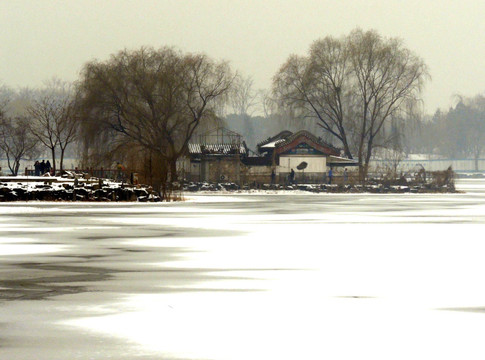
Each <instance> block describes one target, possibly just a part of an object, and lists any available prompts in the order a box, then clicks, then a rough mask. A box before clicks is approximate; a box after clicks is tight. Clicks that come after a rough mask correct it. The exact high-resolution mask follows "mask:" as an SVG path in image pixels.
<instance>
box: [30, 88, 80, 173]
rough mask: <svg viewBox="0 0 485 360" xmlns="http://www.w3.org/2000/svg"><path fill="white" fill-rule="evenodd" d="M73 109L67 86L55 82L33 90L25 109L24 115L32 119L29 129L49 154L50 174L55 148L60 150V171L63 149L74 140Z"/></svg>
mask: <svg viewBox="0 0 485 360" xmlns="http://www.w3.org/2000/svg"><path fill="white" fill-rule="evenodd" d="M74 109H75V107H74V104H73V93H72V89H71V85H70V84H68V83H66V82H62V81H60V80H57V79H54V80H52V81H50V82H48V83H47V84H46V86H45V87H44V88H43V89H41V90H39V91H37V92H36V93H35V95H34V96H33V99H32V100H31V104H30V105H29V106H28V114H29V115H30V117H31V118H32V121H31V123H30V124H29V129H30V131H31V132H32V134H33V135H34V136H35V137H36V138H37V139H38V140H39V142H40V143H42V144H43V145H44V146H45V147H47V148H48V149H49V150H50V151H51V155H52V167H53V169H54V173H55V172H56V148H57V147H58V146H59V147H60V150H61V162H60V168H61V170H62V168H63V160H64V154H65V151H66V148H67V146H68V145H69V144H70V143H72V142H73V141H74V140H75V137H76V126H77V123H76V118H75V114H74Z"/></svg>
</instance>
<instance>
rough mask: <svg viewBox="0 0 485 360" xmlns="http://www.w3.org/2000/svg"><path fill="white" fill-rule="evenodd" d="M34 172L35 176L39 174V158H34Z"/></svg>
mask: <svg viewBox="0 0 485 360" xmlns="http://www.w3.org/2000/svg"><path fill="white" fill-rule="evenodd" d="M34 174H35V176H40V163H39V160H36V161H35V163H34Z"/></svg>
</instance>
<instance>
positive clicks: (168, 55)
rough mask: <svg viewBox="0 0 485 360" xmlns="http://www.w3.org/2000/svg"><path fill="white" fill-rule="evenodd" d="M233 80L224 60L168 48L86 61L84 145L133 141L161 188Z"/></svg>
mask: <svg viewBox="0 0 485 360" xmlns="http://www.w3.org/2000/svg"><path fill="white" fill-rule="evenodd" d="M232 80H233V76H232V74H231V71H230V68H229V66H228V65H227V63H225V62H216V61H214V60H212V59H210V58H208V57H207V56H205V55H200V54H184V53H181V52H179V51H176V50H174V49H172V48H166V47H165V48H161V49H159V50H155V49H152V48H141V49H139V50H135V51H128V50H124V51H120V52H119V53H117V54H115V55H112V56H111V58H110V59H109V60H107V61H105V62H98V61H93V62H90V63H88V64H86V65H85V66H84V69H83V71H82V78H81V81H80V83H79V93H80V99H81V101H80V106H81V108H82V111H83V114H84V115H83V116H82V127H83V133H84V134H85V136H84V138H85V139H86V140H87V142H86V143H85V150H86V151H89V148H90V147H91V146H92V145H95V144H102V147H104V148H107V147H108V148H110V149H111V150H113V149H117V148H118V149H119V148H121V147H123V146H125V147H126V146H129V147H130V144H134V145H135V146H134V147H133V150H135V149H137V150H140V149H141V150H142V151H143V152H144V153H145V154H149V156H148V159H149V161H150V162H151V163H152V166H153V167H155V168H156V171H154V172H153V173H155V174H156V179H154V180H153V185H155V186H160V189H161V190H162V192H163V193H165V191H166V189H167V186H168V185H169V184H170V183H173V182H175V181H177V168H176V163H177V160H178V159H179V158H180V157H181V156H182V155H184V154H185V152H186V150H187V146H188V143H189V141H190V139H191V138H192V136H193V135H194V132H195V131H196V129H197V127H198V126H199V125H200V124H201V123H204V122H207V121H213V120H214V118H216V110H217V108H218V107H219V106H220V104H221V101H224V100H225V98H226V96H227V94H228V92H229V89H230V86H231V82H232ZM88 139H89V140H88ZM105 150H107V149H105Z"/></svg>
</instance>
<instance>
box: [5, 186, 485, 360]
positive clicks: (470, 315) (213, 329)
mask: <svg viewBox="0 0 485 360" xmlns="http://www.w3.org/2000/svg"><path fill="white" fill-rule="evenodd" d="M459 187H460V188H461V189H466V190H467V192H466V193H463V194H445V195H443V194H427V195H412V194H407V195H370V194H338V195H330V194H323V195H308V194H305V195H304V194H293V196H287V195H275V194H268V193H259V195H254V194H251V195H243V194H240V195H233V194H232V195H229V196H227V195H217V196H203V195H194V196H191V198H190V200H189V201H185V202H182V203H170V204H104V203H103V204H58V203H51V204H38V203H37V204H35V205H30V204H15V205H9V206H5V205H0V214H3V215H2V216H0V249H1V252H0V276H1V278H0V288H1V291H2V293H5V294H7V295H8V296H9V301H6V300H7V295H5V296H4V297H3V299H4V300H3V302H2V306H0V319H1V325H0V326H1V329H2V331H1V332H0V343H1V344H2V346H1V347H0V358H2V359H3V358H5V359H32V356H33V354H35V358H36V359H40V360H44V359H46V360H47V359H49V360H51V359H54V360H55V359H106V358H114V359H167V358H168V359H170V358H175V359H265V360H266V359H326V358H328V359H360V358H363V359H368V358H369V359H386V360H387V359H421V358H426V359H457V358H462V359H465V358H466V359H483V358H484V357H485V349H484V348H483V345H482V343H483V340H482V337H483V336H482V334H483V330H484V327H485V323H484V322H483V316H484V314H485V290H483V287H482V286H481V283H482V280H483V279H482V278H483V274H484V273H485V262H484V261H483V253H484V249H485V246H484V245H485V244H484V242H483V236H481V235H480V234H483V233H484V231H485V205H484V204H485V201H484V200H485V181H484V180H475V179H473V180H472V179H470V180H466V181H465V180H464V181H462V182H461V183H459ZM4 246H7V248H4ZM11 246H14V247H15V248H16V249H19V251H20V249H22V248H23V247H25V249H26V251H27V250H29V249H31V250H32V249H34V248H32V246H35V250H36V253H33V252H32V251H30V252H29V253H23V254H21V253H13V252H12V250H10V252H9V250H8V247H11ZM4 249H7V251H5V252H4ZM45 249H51V250H52V249H55V251H54V252H47V251H45Z"/></svg>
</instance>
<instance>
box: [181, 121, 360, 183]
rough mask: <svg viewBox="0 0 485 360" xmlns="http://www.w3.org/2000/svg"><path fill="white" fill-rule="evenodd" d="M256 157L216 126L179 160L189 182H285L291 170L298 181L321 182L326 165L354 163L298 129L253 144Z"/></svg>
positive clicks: (327, 166) (189, 147) (328, 166)
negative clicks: (255, 149)
mask: <svg viewBox="0 0 485 360" xmlns="http://www.w3.org/2000/svg"><path fill="white" fill-rule="evenodd" d="M257 151H258V153H259V154H258V155H259V156H249V154H248V149H247V147H246V144H245V143H244V141H242V137H241V135H239V134H237V133H235V132H232V131H230V130H227V129H216V130H213V131H211V132H209V133H206V134H204V135H202V136H200V137H199V142H197V143H191V144H189V146H188V157H187V159H186V161H185V162H184V163H183V171H184V178H185V179H186V180H189V181H207V182H235V183H238V184H248V183H255V182H256V183H270V182H271V181H272V180H273V179H272V173H273V174H274V175H273V176H274V181H275V182H277V183H285V182H287V179H288V176H289V174H290V172H291V170H293V171H294V172H295V180H296V181H297V182H299V183H303V182H306V183H322V182H325V181H326V180H325V176H326V174H327V172H328V170H329V169H330V168H339V167H345V166H353V165H356V162H355V161H354V160H351V159H347V158H344V157H342V156H340V150H339V149H337V148H335V147H334V146H332V145H330V144H328V143H326V142H325V141H323V140H322V139H320V138H318V137H316V136H314V135H313V134H311V133H309V132H308V131H305V130H302V131H298V132H296V133H292V132H291V131H282V132H280V133H279V134H277V135H275V136H273V137H270V138H268V139H266V140H265V141H263V142H261V143H259V144H258V145H257Z"/></svg>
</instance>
